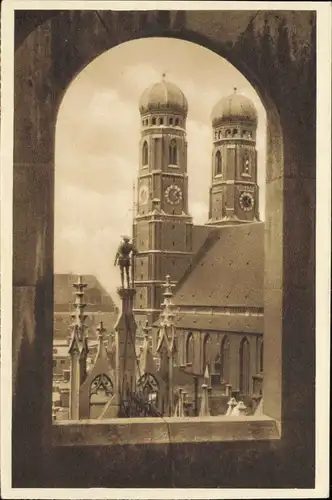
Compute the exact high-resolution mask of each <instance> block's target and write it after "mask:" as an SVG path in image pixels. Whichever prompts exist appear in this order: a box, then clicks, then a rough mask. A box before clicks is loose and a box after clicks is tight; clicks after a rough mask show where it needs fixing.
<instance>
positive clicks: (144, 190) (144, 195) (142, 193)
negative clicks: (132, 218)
mask: <svg viewBox="0 0 332 500" xmlns="http://www.w3.org/2000/svg"><path fill="white" fill-rule="evenodd" d="M148 199H149V189H148V187H147V186H141V189H140V190H139V202H140V204H141V205H144V204H145V203H147V201H148Z"/></svg>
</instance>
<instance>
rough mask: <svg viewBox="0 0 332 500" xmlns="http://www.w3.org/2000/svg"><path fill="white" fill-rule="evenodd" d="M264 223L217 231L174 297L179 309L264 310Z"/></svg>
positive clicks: (196, 258) (222, 228)
mask: <svg viewBox="0 0 332 500" xmlns="http://www.w3.org/2000/svg"><path fill="white" fill-rule="evenodd" d="M263 276H264V223H262V222H256V223H250V224H241V225H234V226H224V227H220V228H218V229H216V230H215V231H213V232H212V233H210V235H209V236H208V238H207V239H206V242H205V244H204V245H203V246H202V248H201V250H200V251H199V252H198V253H197V255H196V257H195V258H194V259H193V261H192V263H191V265H190V267H189V268H188V271H187V272H186V273H185V275H184V277H183V278H182V279H181V281H180V282H179V283H178V286H177V289H176V292H175V294H174V298H173V301H174V304H176V306H178V307H180V309H181V306H189V307H193V308H194V307H199V306H201V307H202V306H205V307H212V308H213V307H255V308H257V307H263V286H264V282H263Z"/></svg>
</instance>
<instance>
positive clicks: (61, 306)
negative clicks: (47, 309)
mask: <svg viewBox="0 0 332 500" xmlns="http://www.w3.org/2000/svg"><path fill="white" fill-rule="evenodd" d="M82 278H83V283H86V284H87V287H86V288H85V290H84V300H85V302H86V303H87V305H88V307H89V310H90V311H103V312H114V311H115V308H116V306H115V304H114V302H113V299H112V297H111V296H110V294H109V293H108V292H107V291H106V290H105V289H104V287H103V286H102V285H101V284H100V282H99V281H98V280H97V278H96V277H95V276H92V275H84V276H83V277H82ZM76 281H77V275H76V274H59V273H57V274H54V310H55V311H59V312H65V311H72V303H73V302H74V291H75V290H74V288H73V286H72V285H73V283H75V282H76Z"/></svg>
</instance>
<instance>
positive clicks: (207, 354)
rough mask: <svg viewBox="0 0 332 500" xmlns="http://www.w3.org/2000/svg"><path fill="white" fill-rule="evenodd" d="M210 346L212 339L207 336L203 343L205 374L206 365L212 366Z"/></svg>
mask: <svg viewBox="0 0 332 500" xmlns="http://www.w3.org/2000/svg"><path fill="white" fill-rule="evenodd" d="M210 345H211V338H210V335H209V334H206V335H205V337H204V341H203V367H202V368H203V373H204V372H205V369H206V365H209V364H210V361H211V359H210Z"/></svg>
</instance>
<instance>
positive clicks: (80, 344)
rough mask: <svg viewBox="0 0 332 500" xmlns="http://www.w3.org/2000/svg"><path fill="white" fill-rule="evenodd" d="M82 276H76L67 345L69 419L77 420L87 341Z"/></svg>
mask: <svg viewBox="0 0 332 500" xmlns="http://www.w3.org/2000/svg"><path fill="white" fill-rule="evenodd" d="M86 286H87V285H86V283H83V279H82V276H78V278H77V282H76V283H74V284H73V287H74V288H75V301H74V312H73V314H72V319H73V322H72V333H71V339H70V343H69V351H68V352H69V355H70V358H71V364H70V405H69V406H70V408H69V413H70V418H71V419H73V420H78V419H79V391H80V387H81V385H82V384H83V382H84V380H85V378H86V375H87V355H88V339H87V335H86V333H85V330H86V328H87V326H86V325H85V320H86V318H87V315H86V314H85V313H84V310H85V307H86V304H85V302H84V289H85V288H86Z"/></svg>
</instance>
